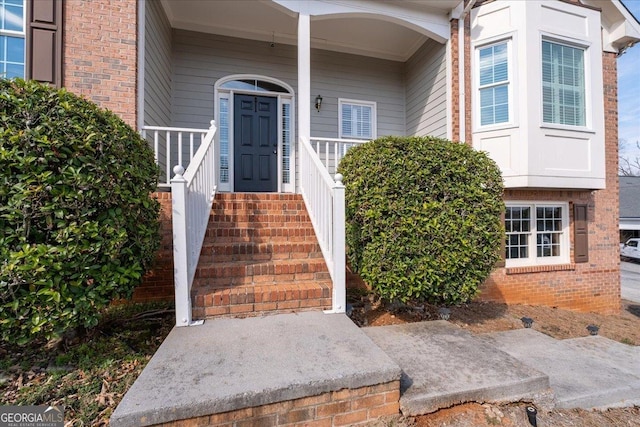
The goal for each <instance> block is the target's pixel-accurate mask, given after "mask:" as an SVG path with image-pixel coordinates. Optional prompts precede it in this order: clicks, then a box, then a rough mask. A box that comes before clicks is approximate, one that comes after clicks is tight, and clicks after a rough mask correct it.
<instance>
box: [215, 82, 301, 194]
mask: <svg viewBox="0 0 640 427" xmlns="http://www.w3.org/2000/svg"><path fill="white" fill-rule="evenodd" d="M237 80H256V81H263V82H267V83H271V84H275V85H278V86H280V87H282V88H283V89H284V90H286V91H287V92H286V93H285V92H273V91H263V90H250V89H236V88H230V87H223V86H224V85H225V84H226V83H230V82H233V81H237ZM236 94H245V95H255V96H266V97H273V98H277V100H278V101H277V102H278V106H277V108H278V118H277V120H278V159H277V162H278V190H277V191H278V192H279V193H295V176H296V175H295V169H296V165H295V163H296V162H295V158H296V153H295V146H296V144H295V120H294V118H295V95H294V91H293V88H292V87H291V86H290V85H288V84H286V83H285V82H283V81H281V80H278V79H275V78H273V77H268V76H262V75H258V74H233V75H230V76H226V77H223V78H221V79H219V80H218V81H216V83H215V86H214V112H215V113H214V116H215V121H216V124H217V125H218V133H217V135H216V138H218V140H217V142H218V147H221V141H220V137H221V133H222V132H224V131H225V130H224V129H221V126H222V122H221V120H220V100H221V99H227V100H228V101H227V102H228V108H227V111H228V115H229V117H228V122H227V129H226V132H227V136H228V141H226V142H227V143H228V153H227V155H228V171H229V174H228V179H227V182H222V181H221V180H220V178H221V177H220V175H221V174H220V171H221V168H220V163H221V150H220V149H218V151H217V153H216V162H217V163H218V164H217V170H218V176H217V177H216V179H217V181H218V190H219V191H224V192H233V191H234V188H233V178H234V175H233V174H234V164H233V163H234V162H233V150H234V141H233V119H234V117H233V111H234V109H233V99H234V95H236ZM284 105H289V129H288V132H289V135H288V139H289V140H288V144H289V179H288V182H286V183H285V182H283V181H284V179H283V178H284V170H283V154H284V147H283V144H284V143H285V141H284V132H285V129H284V126H283V125H284V123H283V122H284V120H283V109H284V108H283V106H284Z"/></svg>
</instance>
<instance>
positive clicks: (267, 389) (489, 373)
mask: <svg viewBox="0 0 640 427" xmlns="http://www.w3.org/2000/svg"><path fill="white" fill-rule="evenodd" d="M398 379H400V381H401V392H402V394H401V398H400V407H401V410H402V412H403V413H404V414H405V415H417V414H424V413H429V412H433V411H435V410H437V409H440V408H444V407H449V406H451V405H454V404H457V403H461V402H469V401H476V402H505V401H519V400H525V401H530V402H534V403H535V404H536V405H539V406H541V407H543V408H544V407H547V408H548V407H551V406H553V404H554V398H553V395H554V394H555V400H556V401H557V405H558V406H560V407H581V408H592V407H611V406H620V405H632V404H640V347H632V346H626V345H624V344H621V343H617V342H614V341H611V340H608V339H606V338H603V337H597V336H596V337H585V338H578V339H572V340H564V341H558V340H555V339H553V338H550V337H548V336H546V335H544V334H542V333H539V332H537V331H535V330H531V329H519V330H513V331H507V332H500V333H494V334H486V335H479V336H475V335H472V334H471V333H469V332H467V331H465V330H463V329H461V328H459V327H457V326H455V325H453V324H451V323H448V322H445V321H432V322H421V323H413V324H405V325H395V326H385V327H370V328H362V329H360V328H358V327H357V326H355V325H354V324H353V323H352V322H351V320H350V319H349V318H348V317H347V316H345V315H338V314H323V313H320V312H303V313H298V314H281V315H272V316H265V317H254V318H247V319H216V320H209V321H207V322H205V324H204V325H202V326H194V327H184V328H174V329H173V330H172V331H171V333H170V334H169V336H168V337H167V339H166V340H165V341H164V343H163V344H162V345H161V346H160V348H159V349H158V351H157V352H156V354H155V355H154V356H153V358H152V359H151V361H150V362H149V364H148V365H147V367H146V368H145V369H144V371H143V372H142V374H141V375H140V377H139V378H138V379H137V380H136V382H135V383H134V385H133V386H132V387H131V389H130V390H129V391H128V392H127V394H126V395H125V396H124V398H123V400H122V401H121V403H120V405H119V406H118V408H117V409H116V411H115V412H114V414H113V416H112V417H111V425H112V426H113V427H129V426H143V425H152V424H156V423H163V422H170V421H174V420H180V419H186V418H192V417H199V416H203V415H207V414H215V413H221V412H225V411H231V410H235V409H243V408H249V407H256V406H261V405H266V404H270V403H275V402H283V401H287V400H292V399H298V398H302V397H308V396H316V395H319V394H322V393H326V392H329V391H337V390H341V389H343V388H351V389H354V388H359V387H365V386H369V385H375V384H381V383H385V382H390V381H395V380H398ZM549 386H550V387H551V389H550V388H549ZM551 390H552V392H551Z"/></svg>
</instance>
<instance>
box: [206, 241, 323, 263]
mask: <svg viewBox="0 0 640 427" xmlns="http://www.w3.org/2000/svg"><path fill="white" fill-rule="evenodd" d="M310 258H311V259H314V258H322V252H321V250H320V246H319V245H318V244H317V243H315V242H310V243H305V242H303V243H296V242H284V243H273V242H272V243H262V244H255V243H253V242H218V243H215V244H213V245H212V244H206V245H205V246H203V247H202V250H201V251H200V260H199V265H200V266H201V267H207V266H213V265H215V264H216V263H221V262H230V261H272V260H299V261H305V260H308V259H310Z"/></svg>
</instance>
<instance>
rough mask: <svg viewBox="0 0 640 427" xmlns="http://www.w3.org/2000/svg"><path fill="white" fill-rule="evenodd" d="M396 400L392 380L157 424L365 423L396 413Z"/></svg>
mask: <svg viewBox="0 0 640 427" xmlns="http://www.w3.org/2000/svg"><path fill="white" fill-rule="evenodd" d="M399 400H400V381H391V382H388V383H384V384H378V385H373V386H366V387H361V388H355V389H342V390H339V391H332V392H327V393H323V394H319V395H317V396H311V397H304V398H301V399H295V400H287V401H284V402H278V403H272V404H269V405H263V406H257V407H253V408H244V409H238V410H235V411H230V412H224V413H220V414H213V415H207V416H203V417H196V418H190V419H186V420H179V421H174V422H169V423H165V424H158V425H162V426H166V427H196V426H205V425H206V426H234V427H241V426H275V425H288V426H309V427H312V426H314V427H325V426H326V427H333V426H336V427H337V426H356V425H367V424H369V423H370V422H371V421H375V420H377V419H378V417H383V416H389V415H397V414H398V413H399V410H400V405H399Z"/></svg>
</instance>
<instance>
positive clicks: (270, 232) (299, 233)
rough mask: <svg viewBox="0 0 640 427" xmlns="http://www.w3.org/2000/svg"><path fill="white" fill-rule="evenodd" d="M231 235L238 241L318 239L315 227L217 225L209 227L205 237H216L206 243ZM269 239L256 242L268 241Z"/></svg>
mask: <svg viewBox="0 0 640 427" xmlns="http://www.w3.org/2000/svg"><path fill="white" fill-rule="evenodd" d="M223 237H231V238H240V240H238V242H246V241H251V239H272V238H284V239H286V238H293V237H300V238H303V239H304V238H309V239H310V240H311V241H313V240H316V242H317V239H316V234H315V232H314V231H313V227H282V228H273V227H267V228H238V227H217V228H207V230H206V232H205V238H207V239H214V240H206V241H205V244H206V243H210V242H216V240H215V239H216V238H223ZM299 240H300V239H291V241H292V242H293V241H299ZM270 241H271V240H268V241H262V242H256V243H268V242H270Z"/></svg>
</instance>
